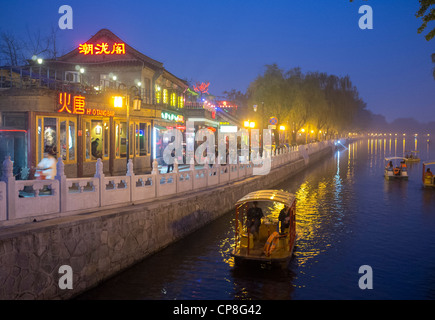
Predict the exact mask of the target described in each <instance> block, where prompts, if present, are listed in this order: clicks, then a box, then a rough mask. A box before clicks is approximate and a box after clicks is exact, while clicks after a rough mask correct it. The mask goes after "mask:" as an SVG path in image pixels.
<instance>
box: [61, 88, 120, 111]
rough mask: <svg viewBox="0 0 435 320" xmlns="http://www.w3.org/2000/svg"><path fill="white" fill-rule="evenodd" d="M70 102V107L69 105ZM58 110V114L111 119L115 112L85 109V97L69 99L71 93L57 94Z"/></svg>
mask: <svg viewBox="0 0 435 320" xmlns="http://www.w3.org/2000/svg"><path fill="white" fill-rule="evenodd" d="M71 101H72V105H71ZM58 102H59V105H60V107H59V110H58V112H66V113H71V114H85V115H92V116H103V117H113V116H114V115H115V111H112V110H100V109H92V108H86V103H85V97H83V96H80V95H78V96H73V97H72V99H71V93H66V92H61V93H59V101H58Z"/></svg>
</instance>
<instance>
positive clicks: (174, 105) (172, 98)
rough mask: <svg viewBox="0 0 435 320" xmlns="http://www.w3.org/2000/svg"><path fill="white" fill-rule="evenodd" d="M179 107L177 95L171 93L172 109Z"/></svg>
mask: <svg viewBox="0 0 435 320" xmlns="http://www.w3.org/2000/svg"><path fill="white" fill-rule="evenodd" d="M176 106H177V94H176V93H175V92H172V93H171V107H176Z"/></svg>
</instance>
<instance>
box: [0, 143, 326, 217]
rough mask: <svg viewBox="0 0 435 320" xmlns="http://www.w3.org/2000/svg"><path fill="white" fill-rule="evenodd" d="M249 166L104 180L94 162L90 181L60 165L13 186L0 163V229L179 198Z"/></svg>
mask: <svg viewBox="0 0 435 320" xmlns="http://www.w3.org/2000/svg"><path fill="white" fill-rule="evenodd" d="M333 144H334V142H333V141H323V142H318V143H313V144H310V145H303V146H299V148H298V147H291V148H288V149H287V148H285V149H281V150H277V151H274V152H271V153H268V152H265V153H264V154H265V157H266V158H268V159H266V160H264V161H267V160H269V158H270V160H272V162H271V170H272V169H275V168H277V167H279V166H282V165H285V164H288V163H291V162H294V161H297V160H300V159H305V161H308V160H309V155H310V154H313V153H315V152H318V151H320V150H322V149H324V148H326V147H331V146H333ZM252 156H253V162H249V163H237V164H222V165H221V164H214V165H213V166H211V167H210V166H209V165H208V164H207V163H205V164H204V166H203V167H202V168H200V169H195V166H194V164H190V167H189V168H188V169H189V170H179V167H178V163H175V164H174V170H173V172H171V173H163V174H161V173H160V172H159V170H158V165H157V161H154V162H153V170H152V172H151V174H144V175H136V174H135V173H134V168H133V162H132V161H131V160H129V162H128V164H127V174H126V175H125V176H107V177H106V176H105V175H104V173H103V163H102V161H101V160H100V159H98V161H97V162H96V168H95V169H96V170H95V171H96V172H95V175H94V177H90V178H67V177H66V176H65V174H64V165H63V162H62V160H61V159H59V160H58V163H57V175H56V177H55V179H54V180H15V177H14V176H13V174H12V169H13V163H12V161H11V160H10V157H6V159H5V160H4V161H3V168H2V177H1V181H0V226H1V225H2V223H4V222H9V221H12V223H13V222H14V221H17V222H20V221H21V222H25V221H29V220H30V221H31V220H32V219H44V216H45V218H49V217H52V216H53V214H58V215H60V216H62V215H72V214H76V213H81V212H83V211H85V210H89V209H97V208H100V207H106V206H113V205H122V204H125V205H129V204H131V203H133V202H141V201H149V200H151V199H158V198H160V197H166V196H171V195H176V194H182V193H184V192H192V191H194V190H201V189H205V188H208V187H214V186H220V185H224V184H227V183H230V182H232V181H235V180H240V179H246V178H249V177H251V176H252V175H253V173H254V167H255V168H259V167H262V161H263V160H262V158H261V157H259V156H258V153H254V152H252Z"/></svg>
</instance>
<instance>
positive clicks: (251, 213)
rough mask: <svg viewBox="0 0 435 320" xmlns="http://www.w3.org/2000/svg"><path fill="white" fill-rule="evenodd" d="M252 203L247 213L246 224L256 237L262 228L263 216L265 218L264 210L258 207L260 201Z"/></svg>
mask: <svg viewBox="0 0 435 320" xmlns="http://www.w3.org/2000/svg"><path fill="white" fill-rule="evenodd" d="M252 205H253V206H252V207H251V208H249V210H248V213H247V221H246V226H247V227H248V230H249V233H252V234H253V235H254V237H256V236H257V235H258V230H259V228H260V224H261V218H263V210H261V208H259V207H258V201H254V202H253V203H252Z"/></svg>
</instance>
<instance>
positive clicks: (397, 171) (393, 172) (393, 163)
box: [384, 157, 408, 180]
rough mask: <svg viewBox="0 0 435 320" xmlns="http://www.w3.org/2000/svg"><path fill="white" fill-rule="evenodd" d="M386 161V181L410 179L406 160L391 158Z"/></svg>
mask: <svg viewBox="0 0 435 320" xmlns="http://www.w3.org/2000/svg"><path fill="white" fill-rule="evenodd" d="M385 161H386V162H387V165H386V166H385V170H384V177H385V179H387V180H391V179H404V180H407V179H408V168H407V167H406V163H405V161H406V158H402V157H390V158H385ZM399 161H400V162H399Z"/></svg>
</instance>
